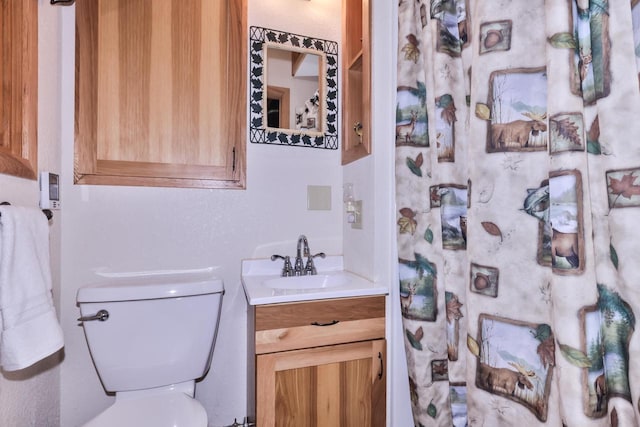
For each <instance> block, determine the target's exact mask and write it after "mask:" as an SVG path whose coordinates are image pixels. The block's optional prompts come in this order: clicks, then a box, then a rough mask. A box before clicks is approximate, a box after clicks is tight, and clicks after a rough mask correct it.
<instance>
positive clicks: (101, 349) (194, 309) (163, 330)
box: [77, 273, 224, 392]
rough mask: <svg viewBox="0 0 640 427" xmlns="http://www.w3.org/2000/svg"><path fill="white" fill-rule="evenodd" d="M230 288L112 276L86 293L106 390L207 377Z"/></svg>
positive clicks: (201, 280) (204, 281) (205, 281)
mask: <svg viewBox="0 0 640 427" xmlns="http://www.w3.org/2000/svg"><path fill="white" fill-rule="evenodd" d="M223 293H224V288H223V283H222V281H221V280H220V279H218V278H215V277H213V276H211V275H210V274H207V275H203V274H202V273H200V274H186V275H185V274H179V275H176V274H153V275H141V276H137V277H112V278H109V279H108V280H105V281H104V282H101V283H98V284H94V285H90V286H86V287H83V288H80V289H79V290H78V294H77V302H78V305H79V307H80V313H81V315H82V317H87V316H92V315H95V314H96V313H98V312H99V311H100V310H106V311H107V312H108V313H109V317H108V319H107V320H105V321H100V320H85V321H82V322H81V323H82V326H83V327H84V332H85V336H86V339H87V344H88V346H89V351H90V352H91V357H92V359H93V362H94V365H95V367H96V370H97V372H98V375H99V376H100V380H101V381H102V384H103V386H104V388H105V390H106V391H109V392H116V391H130V390H141V389H146V388H153V387H161V386H165V385H170V384H176V383H180V382H184V381H190V380H195V379H198V378H201V377H203V376H204V375H205V374H206V372H207V370H208V369H209V365H210V363H211V356H212V354H213V346H214V343H215V338H216V333H217V330H218V321H219V319H220V309H221V306H222V295H223Z"/></svg>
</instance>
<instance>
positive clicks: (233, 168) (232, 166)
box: [231, 147, 236, 172]
mask: <svg viewBox="0 0 640 427" xmlns="http://www.w3.org/2000/svg"><path fill="white" fill-rule="evenodd" d="M231 152H232V153H233V160H232V164H231V171H232V172H235V171H236V147H233V150H232V151H231Z"/></svg>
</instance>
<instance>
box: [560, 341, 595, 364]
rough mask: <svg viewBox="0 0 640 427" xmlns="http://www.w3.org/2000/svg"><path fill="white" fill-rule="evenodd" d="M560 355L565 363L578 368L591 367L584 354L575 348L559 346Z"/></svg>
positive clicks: (564, 345)
mask: <svg viewBox="0 0 640 427" xmlns="http://www.w3.org/2000/svg"><path fill="white" fill-rule="evenodd" d="M560 353H561V354H562V355H563V356H564V358H565V359H566V360H567V362H569V363H571V364H572V365H573V366H577V367H578V368H588V367H590V366H591V360H589V357H587V355H586V354H584V352H582V351H580V350H578V349H577V348H574V347H571V346H569V345H566V344H560Z"/></svg>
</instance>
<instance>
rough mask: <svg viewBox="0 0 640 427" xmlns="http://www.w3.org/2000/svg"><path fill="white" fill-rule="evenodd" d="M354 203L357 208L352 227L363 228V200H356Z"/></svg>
mask: <svg viewBox="0 0 640 427" xmlns="http://www.w3.org/2000/svg"><path fill="white" fill-rule="evenodd" d="M353 204H354V205H355V208H356V210H355V211H354V214H355V218H354V219H355V220H354V221H353V222H352V223H351V228H355V229H356V230H362V200H356V201H355V202H353Z"/></svg>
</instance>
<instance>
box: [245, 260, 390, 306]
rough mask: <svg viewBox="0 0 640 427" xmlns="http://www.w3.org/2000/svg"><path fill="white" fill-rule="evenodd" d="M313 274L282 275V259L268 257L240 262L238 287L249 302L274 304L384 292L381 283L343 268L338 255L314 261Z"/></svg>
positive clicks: (253, 304) (384, 289) (384, 288)
mask: <svg viewBox="0 0 640 427" xmlns="http://www.w3.org/2000/svg"><path fill="white" fill-rule="evenodd" d="M316 268H317V269H318V274H317V275H314V276H293V277H282V276H281V274H282V262H273V261H271V259H270V258H257V259H247V260H243V261H242V286H243V288H244V292H245V295H246V296H247V302H248V303H249V305H252V306H255V305H263V304H278V303H286V302H299V301H310V300H318V299H329V298H349V297H356V296H366V295H386V294H387V293H388V292H389V289H388V288H387V286H386V285H385V284H382V283H378V282H372V281H370V280H367V279H365V278H364V277H361V276H358V275H357V274H354V273H352V272H350V271H348V270H345V269H344V264H343V259H342V256H339V255H329V256H327V257H326V258H318V259H317V260H316Z"/></svg>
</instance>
